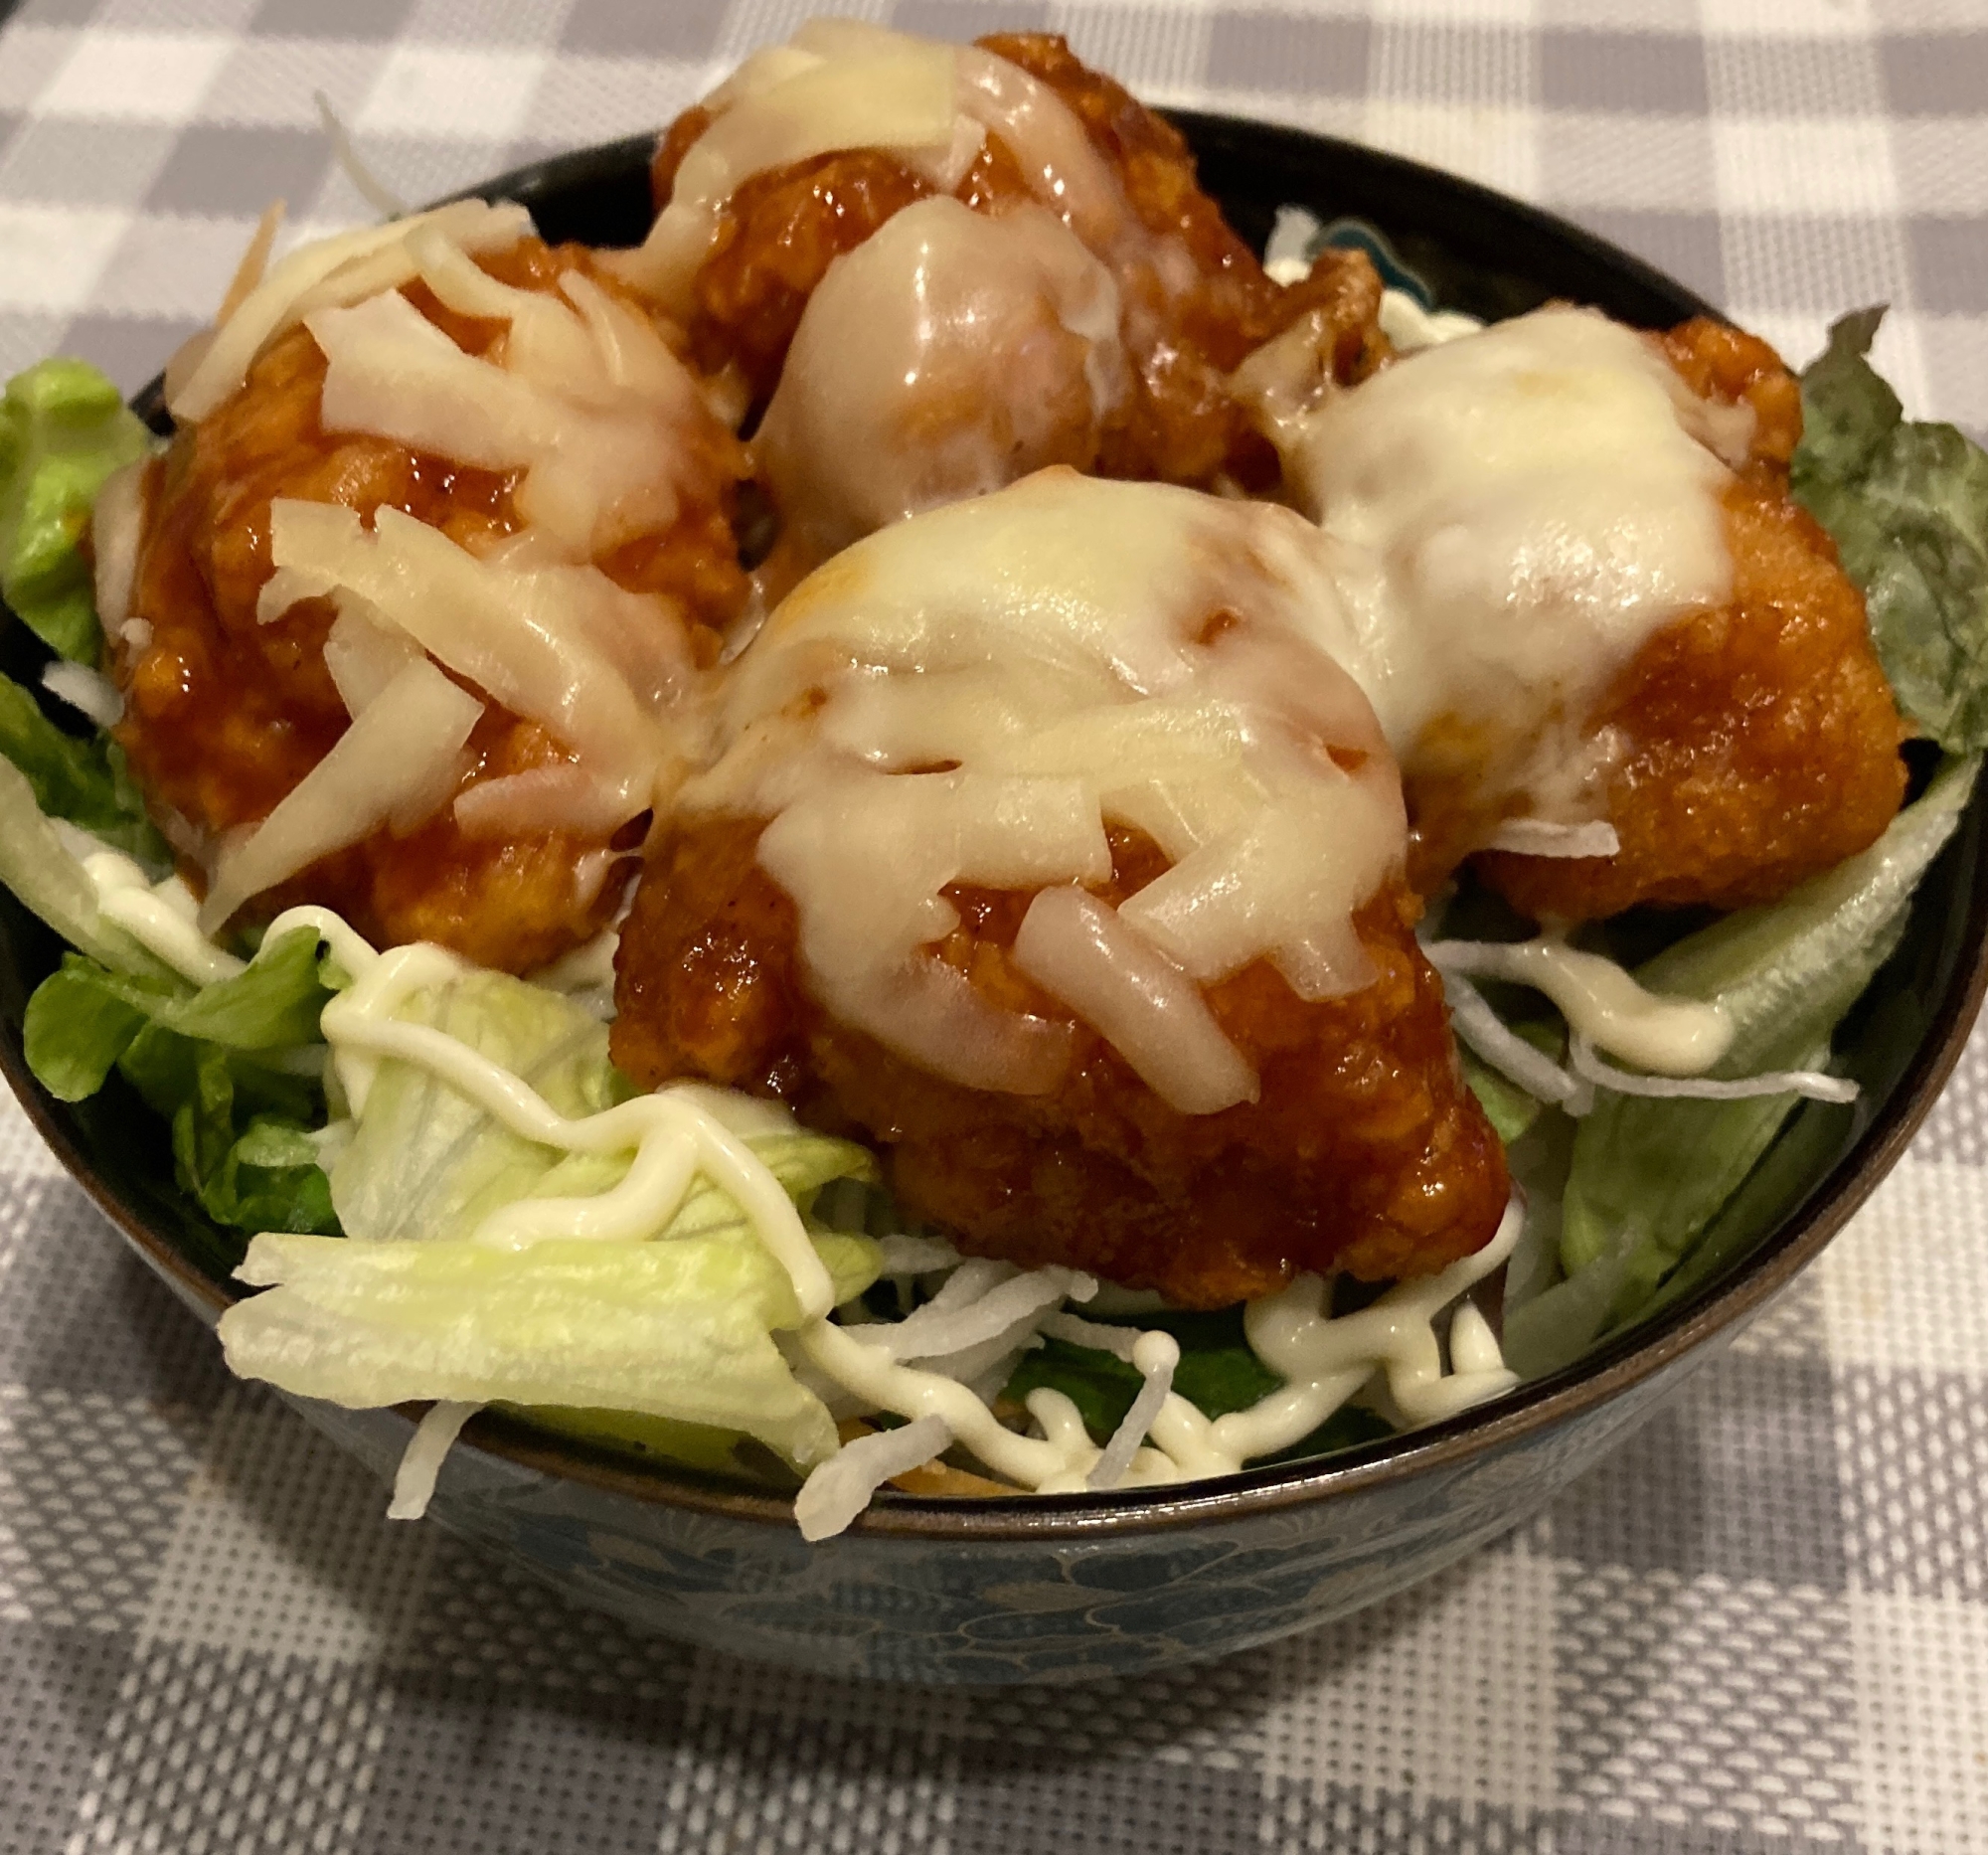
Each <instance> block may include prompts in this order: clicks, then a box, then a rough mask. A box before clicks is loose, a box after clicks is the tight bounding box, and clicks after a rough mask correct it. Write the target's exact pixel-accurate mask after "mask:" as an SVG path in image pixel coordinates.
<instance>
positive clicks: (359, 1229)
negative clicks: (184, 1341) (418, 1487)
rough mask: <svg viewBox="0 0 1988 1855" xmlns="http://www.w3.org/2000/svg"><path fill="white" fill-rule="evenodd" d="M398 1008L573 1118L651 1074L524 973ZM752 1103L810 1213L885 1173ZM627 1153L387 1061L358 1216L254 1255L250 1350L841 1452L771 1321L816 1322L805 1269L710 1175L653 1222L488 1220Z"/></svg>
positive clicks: (300, 1387) (555, 1192) (253, 1363)
mask: <svg viewBox="0 0 1988 1855" xmlns="http://www.w3.org/2000/svg"><path fill="white" fill-rule="evenodd" d="M400 1016H401V1017H402V1018H403V1019H404V1020H406V1021H408V1022H412V1023H417V1024H423V1025H428V1026H431V1027H432V1028H434V1029H436V1030H439V1031H441V1032H443V1033H444V1034H446V1035H447V1036H449V1037H452V1038H455V1039H457V1040H458V1041H460V1042H461V1043H463V1044H464V1045H466V1046H467V1047H468V1048H469V1049H471V1050H474V1051H476V1052H477V1053H478V1054H480V1055H482V1056H485V1057H487V1058H489V1059H490V1060H491V1061H492V1062H495V1063H497V1064H500V1065H501V1066H502V1067H503V1068H505V1069H507V1070H509V1071H510V1072H511V1073H512V1074H513V1075H516V1076H518V1077H520V1078H521V1079H522V1080H524V1081H525V1082H527V1083H529V1084H530V1085H531V1086H532V1087H533V1088H534V1089H536V1090H537V1091H538V1092H539V1093H540V1094H541V1095H542V1096H544V1097H545V1098H546V1100H547V1101H549V1102H550V1103H551V1104H552V1106H553V1107H555V1108H556V1109H557V1110H559V1111H560V1112H561V1113H562V1114H565V1115H568V1116H572V1117H579V1116H582V1115H587V1114H593V1113H598V1112H600V1111H602V1110H604V1109H606V1108H608V1107H611V1106H613V1105H614V1104H615V1103H616V1102H618V1101H621V1100H623V1099H625V1098H627V1096H629V1094H630V1093H631V1091H630V1088H629V1085H628V1084H627V1083H626V1082H625V1081H624V1080H623V1079H622V1078H621V1077H620V1076H619V1075H618V1074H617V1073H616V1071H615V1070H614V1068H613V1065H612V1063H611V1062H610V1061H609V1058H608V1054H607V1034H606V1027H605V1026H604V1025H602V1024H601V1023H599V1021H598V1020H596V1019H595V1018H593V1017H592V1016H590V1015H589V1014H588V1013H586V1012H584V1011H582V1010H580V1008H579V1007H578V1006H576V1005H574V1004H573V1003H571V1002H570V1001H569V1000H567V999H565V998H562V997H560V996H559V995H558V994H557V993H553V992H548V991H545V990H543V989H542V988H540V987H538V986H534V985H530V984H527V983H526V982H524V981H523V980H519V979H514V978H510V977H508V976H506V975H505V974H502V973H495V972H471V973H467V974H465V975H464V976H463V977H462V978H460V979H457V980H454V981H452V982H450V983H448V984H446V985H442V986H437V987H433V988H430V989H428V990H426V991H423V992H421V993H419V994H417V995H416V996H415V997H414V998H413V999H411V1000H410V1001H409V1002H408V1003H407V1004H406V1005H405V1006H404V1007H403V1008H402V1011H401V1013H400ZM737 1114H738V1117H739V1125H738V1126H737V1128H736V1130H737V1131H739V1132H741V1134H742V1135H743V1137H745V1140H746V1142H747V1144H748V1145H750V1146H751V1147H752V1148H753V1150H754V1151H755V1152H756V1153H757V1154H758V1155H759V1157H760V1158H761V1159H762V1160H763V1161H764V1162H765V1163H766V1164H767V1165H768V1166H769V1167H770V1168H771V1169H772V1170H773V1172H774V1174H775V1176H776V1177H777V1178H778V1179H779V1180H780V1182H781V1184H782V1186H783V1187H784V1188H785V1189H786V1190H787V1192H788V1193H789V1194H790V1195H791V1196H792V1197H793V1198H794V1199H795V1201H796V1203H797V1204H799V1205H800V1207H801V1208H802V1209H803V1210H805V1209H806V1208H807V1206H808V1204H809V1203H810V1202H811V1200H812V1198H813V1196H814V1194H815V1193H816V1192H817V1191H818V1190H819V1189H820V1188H821V1187H822V1186H823V1185H825V1184H827V1183H829V1182H830V1181H831V1180H835V1179H842V1178H859V1179H863V1178H869V1177H871V1176H874V1171H875V1161H874V1160H873V1159H872V1158H871V1156H870V1154H869V1153H868V1152H867V1151H866V1150H865V1149H863V1148H862V1147H859V1146H855V1145H853V1144H851V1143H850V1142H847V1141H842V1140H831V1139H828V1138H825V1137H823V1136H822V1135H819V1134H811V1133H808V1132H806V1131H804V1130H802V1129H799V1128H797V1127H795V1126H794V1125H793V1123H792V1121H791V1120H790V1119H789V1118H788V1117H787V1116H785V1115H784V1114H783V1113H782V1112H781V1111H779V1110H776V1109H772V1108H767V1107H762V1106H759V1105H757V1104H749V1105H748V1104H740V1105H739V1106H738V1108H737ZM628 1163H629V1156H628V1155H625V1154H623V1155H617V1156H613V1157H610V1158H601V1157H598V1156H590V1155H567V1154H564V1153H562V1152H560V1151H559V1150H557V1149H555V1148H552V1147H548V1146H543V1145H540V1144H538V1143H536V1142H533V1141H530V1140H525V1139H521V1138H519V1137H518V1136H517V1135H516V1134H514V1133H512V1132H511V1131H510V1130H509V1129H508V1128H506V1127H505V1126H503V1125H502V1124H501V1123H500V1122H498V1121H497V1120H496V1119H495V1118H494V1117H493V1116H491V1115H489V1114H487V1113H485V1112H484V1111H483V1110H482V1109H481V1108H480V1107H478V1106H476V1105H475V1104H474V1103H473V1102H471V1101H469V1100H468V1099H466V1098H465V1097H464V1096H461V1095H460V1094H459V1093H458V1092H457V1091H456V1090H454V1089H453V1088H452V1087H450V1086H449V1085H448V1084H447V1083H445V1082H443V1081H441V1080H440V1079H439V1078H437V1077H435V1076H434V1075H432V1074H431V1073H429V1072H427V1071H425V1070H422V1069H420V1068H419V1067H418V1066H416V1065H414V1064H410V1063H405V1062H401V1061H397V1060H389V1061H387V1062H384V1063H382V1064H381V1066H380V1069H379V1072H378V1074H377V1076H376V1078H375V1079H374V1081H373V1083H372V1085H371V1087H370V1089H369V1090H368V1092H367V1094H366V1096H365V1099H364V1103H363V1105H362V1107H361V1111H360V1113H359V1115H358V1120H357V1125H356V1127H355V1129H354V1131H353V1134H352V1138H351V1140H350V1142H349V1143H348V1144H347V1145H346V1146H345V1148H344V1150H343V1152H342V1153H341V1154H340V1155H339V1157H338V1158H337V1160H336V1161H334V1163H333V1166H332V1172H331V1189H332V1199H333V1202H334V1204H335V1207H336V1210H337V1213H338V1216H339V1220H340V1224H341V1226H342V1228H343V1229H344V1230H345V1231H346V1232H347V1233H348V1234H347V1235H346V1236H344V1237H343V1238H340V1239H338V1240H336V1241H327V1240H321V1239H316V1238H299V1237H293V1236H281V1235H271V1236H259V1237H257V1238H256V1239H255V1240H254V1242H253V1243H252V1244H251V1245H250V1246H249V1250H248V1258H247V1260H246V1262H245V1263H244V1265H243V1266H242V1268H241V1269H240V1270H238V1271H237V1272H238V1274H239V1275H240V1276H241V1278H242V1279H243V1280H245V1281H247V1282H248V1283H250V1284H251V1285H253V1286H258V1287H263V1288H264V1289H265V1290H266V1291H265V1292H264V1293H261V1294H258V1295H255V1296H254V1297H252V1298H251V1299H249V1300H248V1301H245V1302H243V1303H241V1304H240V1305H238V1306H236V1307H235V1308H233V1309H231V1310H230V1311H229V1313H228V1314H227V1315H226V1316H225V1317H224V1319H223V1322H222V1337H223V1340H224V1342H225V1343H226V1346H227V1349H228V1358H229V1364H230V1366H231V1367H232V1368H233V1369H234V1370H235V1371H237V1372H238V1373H240V1374H242V1375H243V1376H244V1377H248V1378H262V1379H267V1380H269V1381H270V1382H272V1383H274V1384H276V1385H279V1386H281V1387H282V1388H283V1389H284V1390H286V1391H290V1392H294V1393H296V1394H298V1395H300V1396H304V1397H313V1398H325V1399H330V1400H332V1401H334V1402H336V1403H341V1404H347V1405H353V1406H361V1407H364V1406H375V1405H385V1404H397V1403H401V1402H403V1401H404V1400H409V1399H433V1400H442V1401H450V1402H462V1403H470V1404H488V1403H496V1402H501V1403H504V1404H507V1405H513V1406H520V1407H525V1408H527V1409H536V1408H539V1407H555V1408H556V1409H554V1410H552V1411H551V1412H550V1414H549V1415H550V1417H551V1420H552V1421H554V1422H558V1423H562V1424H565V1425H567V1426H568V1427H572V1426H574V1425H578V1426H579V1427H580V1429H581V1430H582V1431H584V1432H586V1433H600V1434H605V1435H608V1436H611V1437H612V1438H613V1439H614V1440H616V1441H618V1442H624V1443H626V1442H631V1441H632V1442H633V1443H635V1444H636V1445H637V1446H640V1445H642V1444H644V1443H646V1444H648V1445H649V1446H664V1447H668V1446H670V1444H671V1442H672V1440H673V1439H674V1440H675V1441H678V1442H681V1441H683V1439H684V1438H685V1437H686V1436H688V1437H689V1438H690V1446H693V1447H694V1451H695V1453H696V1454H697V1458H698V1459H704V1458H705V1457H707V1456H708V1457H710V1458H711V1459H712V1460H714V1461H718V1460H722V1459H724V1458H725V1457H726V1455H727V1451H728V1450H729V1449H730V1447H731V1443H732V1438H733V1437H736V1436H740V1435H744V1436H751V1437H754V1438H756V1439H757V1440H758V1441H760V1442H762V1443H765V1444H766V1445H768V1446H769V1447H771V1448H773V1449H775V1450H777V1451H778V1452H779V1453H780V1454H781V1455H783V1456H784V1457H785V1458H786V1459H787V1460H788V1461H789V1462H790V1463H792V1464H794V1465H795V1466H796V1467H805V1466H806V1465H808V1464H809V1463H811V1462H814V1461H817V1460H819V1459H821V1458H822V1457H823V1456H824V1455H827V1454H829V1453H831V1452H832V1451H833V1450H834V1448H835V1447H836V1433H835V1426H834V1424H833V1422H832V1421H831V1420H830V1418H829V1415H828V1411H827V1408H826V1407H825V1406H824V1405H823V1404H822V1403H821V1401H820V1399H819V1398H818V1397H816V1395H815V1394H814V1393H813V1392H811V1391H809V1390H807V1389H806V1388H804V1387H803V1386H802V1385H801V1384H800V1383H799V1381H798V1380H796V1379H795V1378H794V1376H793V1374H792V1372H791V1371H790V1370H789V1368H788V1366H787V1363H786V1360H785V1358H784V1357H783V1356H782V1354H781V1353H780V1350H779V1348H778V1346H777V1344H776V1343H775V1341H774V1339H773V1335H774V1334H775V1333H776V1332H780V1331H784V1330H787V1329H791V1328H793V1327H796V1326H798V1325H799V1324H800V1319H801V1312H800V1306H799V1303H798V1302H797V1300H796V1299H795V1297H794V1292H793V1287H792V1283H791V1282H790V1281H789V1279H788V1277H787V1274H786V1271H785V1270H784V1269H783V1268H782V1267H781V1266H780V1265H779V1264H778V1263H777V1262H776V1261H775V1259H774V1258H773V1257H772V1255H771V1254H770V1252H768V1251H767V1249H766V1248H765V1246H764V1245H763V1244H761V1243H760V1242H758V1241H757V1239H756V1237H755V1236H754V1234H753V1230H752V1226H751V1223H750V1221H749V1220H748V1218H747V1217H746V1216H745V1213H744V1212H743V1211H742V1210H741V1209H740V1208H739V1206H738V1205H737V1204H735V1203H734V1202H733V1200H732V1199H731V1198H730V1197H729V1196H728V1195H727V1194H726V1193H724V1192H723V1191H721V1190H720V1189H718V1188H717V1187H716V1186H714V1185H712V1184H710V1183H709V1182H708V1181H700V1183H699V1184H698V1186H697V1188H696V1189H694V1190H693V1191H692V1193H691V1194H690V1195H689V1196H688V1197H687V1198H686V1200H685V1201H684V1203H683V1204H682V1205H681V1206H679V1207H678V1208H677V1209H676V1211H675V1212H674V1213H673V1214H672V1216H671V1218H670V1220H669V1222H668V1223H667V1225H665V1226H664V1227H663V1228H660V1229H658V1230H657V1231H656V1232H655V1233H653V1235H652V1237H650V1238H649V1239H646V1240H640V1241H628V1242H586V1241H580V1240H560V1239H555V1240H552V1241H548V1242H543V1243H539V1244H536V1245H534V1246H532V1247H530V1248H528V1249H525V1250H522V1251H510V1250H504V1249H499V1248H496V1247H493V1246H489V1245H484V1244H479V1243H478V1242H476V1241H475V1239H474V1233H475V1230H476V1228H477V1226H478V1225H479V1224H480V1223H481V1222H482V1221H483V1220H484V1218H486V1217H487V1216H488V1215H489V1214H490V1213H491V1212H493V1211H495V1210H498V1209H499V1208H501V1207H502V1206H504V1205H509V1204H515V1203H517V1202H519V1201H520V1200H522V1199H528V1198H534V1197H546V1196H561V1197H564V1196H576V1195H583V1194H590V1193H598V1192H602V1191H606V1190H608V1189H610V1188H611V1187H612V1186H613V1185H614V1184H616V1183H617V1182H618V1181H619V1180H620V1179H621V1178H622V1177H623V1176H624V1175H625V1173H626V1171H627V1169H628ZM815 1242H816V1247H817V1250H818V1253H819V1254H820V1255H821V1257H822V1260H823V1262H824V1263H825V1264H826V1265H827V1266H828V1268H829V1270H830V1273H831V1274H832V1275H833V1276H834V1278H835V1293H836V1298H837V1300H838V1301H841V1300H846V1299H849V1298H851V1297H853V1296H855V1295H858V1294H861V1293H862V1292H863V1290H864V1289H866V1288H867V1287H868V1286H869V1285H870V1284H871V1283H872V1282H873V1281H874V1280H875V1279H876V1277H877V1273H878V1269H879V1266H880V1263H881V1253H880V1252H879V1250H878V1248H877V1246H876V1244H875V1243H873V1242H872V1241H871V1240H870V1239H868V1238H866V1237H844V1236H837V1235H832V1234H829V1233H826V1232H817V1233H816V1237H815ZM608 1413H614V1414H619V1415H618V1416H617V1417H612V1418H610V1417H608V1416H607V1415H606V1414H608ZM631 1426H632V1428H631ZM686 1426H687V1427H690V1428H689V1429H688V1430H682V1429H680V1428H679V1427H686ZM658 1437H660V1438H661V1439H662V1440H661V1442H660V1444H658V1442H657V1438H658Z"/></svg>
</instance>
